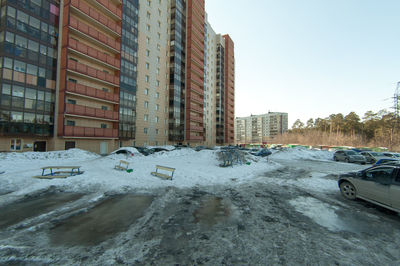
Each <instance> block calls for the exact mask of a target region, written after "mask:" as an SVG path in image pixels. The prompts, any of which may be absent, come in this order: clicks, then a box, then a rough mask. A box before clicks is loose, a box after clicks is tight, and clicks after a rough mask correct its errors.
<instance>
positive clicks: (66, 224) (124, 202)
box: [50, 195, 153, 246]
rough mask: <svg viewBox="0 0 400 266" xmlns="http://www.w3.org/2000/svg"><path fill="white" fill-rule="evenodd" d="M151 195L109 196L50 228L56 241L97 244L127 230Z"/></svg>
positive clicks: (53, 239) (137, 217)
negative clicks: (81, 212) (83, 211)
mask: <svg viewBox="0 0 400 266" xmlns="http://www.w3.org/2000/svg"><path fill="white" fill-rule="evenodd" d="M152 201H153V197H152V196H138V195H118V196H114V197H112V198H109V199H106V200H104V201H103V202H101V203H100V204H99V205H97V206H96V207H94V208H93V209H91V210H89V211H88V212H86V213H83V214H79V215H76V216H73V217H71V218H69V219H67V220H65V221H63V222H62V223H61V224H59V225H57V226H56V227H55V228H53V229H52V230H51V232H50V238H51V242H52V243H53V244H55V245H67V246H75V245H84V246H92V245H97V244H99V243H101V242H103V241H105V240H107V239H109V238H111V237H113V235H115V234H117V233H119V232H123V231H126V230H128V228H129V226H130V225H131V224H132V223H134V222H135V221H136V220H137V219H139V218H140V217H142V216H143V214H144V211H145V210H146V209H147V208H148V207H149V206H150V204H151V202H152Z"/></svg>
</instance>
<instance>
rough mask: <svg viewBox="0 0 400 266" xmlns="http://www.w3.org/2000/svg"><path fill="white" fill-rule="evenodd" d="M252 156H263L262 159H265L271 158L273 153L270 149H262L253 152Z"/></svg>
mask: <svg viewBox="0 0 400 266" xmlns="http://www.w3.org/2000/svg"><path fill="white" fill-rule="evenodd" d="M251 154H253V155H254V156H261V157H265V156H269V155H271V154H272V152H271V151H270V150H268V149H261V150H259V151H258V152H251Z"/></svg>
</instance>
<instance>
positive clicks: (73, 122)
mask: <svg viewBox="0 0 400 266" xmlns="http://www.w3.org/2000/svg"><path fill="white" fill-rule="evenodd" d="M67 126H73V127H74V126H75V121H73V120H67Z"/></svg>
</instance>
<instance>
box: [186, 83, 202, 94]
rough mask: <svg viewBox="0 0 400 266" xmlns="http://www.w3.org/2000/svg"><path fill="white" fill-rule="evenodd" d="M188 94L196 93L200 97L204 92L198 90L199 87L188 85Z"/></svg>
mask: <svg viewBox="0 0 400 266" xmlns="http://www.w3.org/2000/svg"><path fill="white" fill-rule="evenodd" d="M189 91H190V92H196V93H198V94H200V95H201V96H203V95H204V90H203V89H200V86H198V85H196V84H190V89H189Z"/></svg>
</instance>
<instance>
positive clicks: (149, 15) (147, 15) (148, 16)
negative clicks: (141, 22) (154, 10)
mask: <svg viewBox="0 0 400 266" xmlns="http://www.w3.org/2000/svg"><path fill="white" fill-rule="evenodd" d="M146 17H147V18H148V19H150V17H151V14H150V12H148V11H147V14H146Z"/></svg>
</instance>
